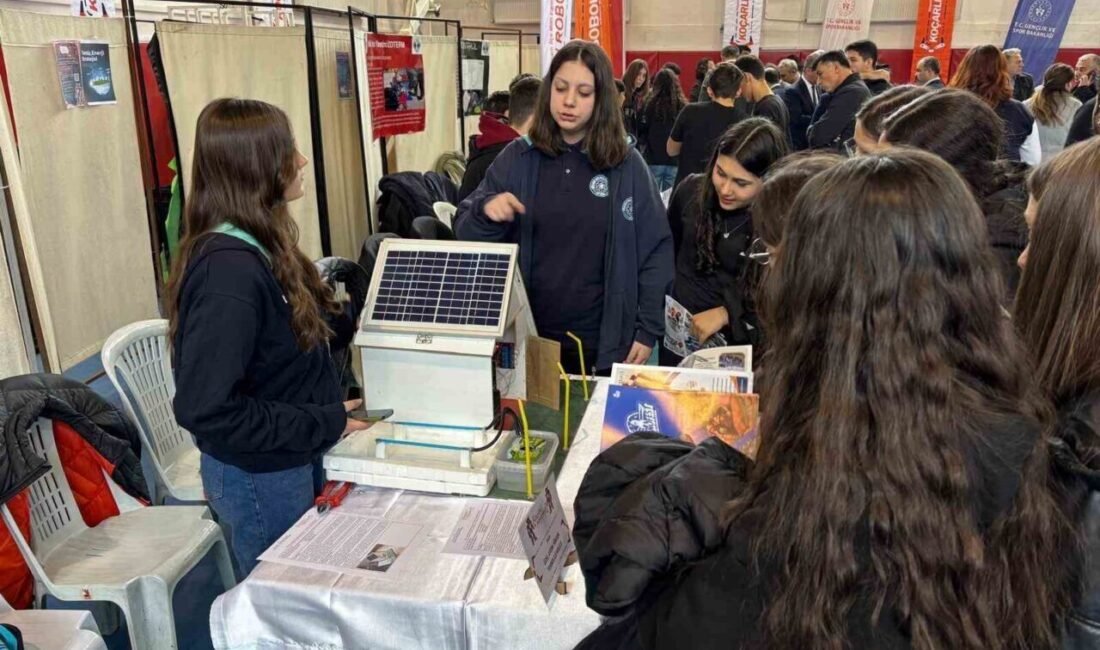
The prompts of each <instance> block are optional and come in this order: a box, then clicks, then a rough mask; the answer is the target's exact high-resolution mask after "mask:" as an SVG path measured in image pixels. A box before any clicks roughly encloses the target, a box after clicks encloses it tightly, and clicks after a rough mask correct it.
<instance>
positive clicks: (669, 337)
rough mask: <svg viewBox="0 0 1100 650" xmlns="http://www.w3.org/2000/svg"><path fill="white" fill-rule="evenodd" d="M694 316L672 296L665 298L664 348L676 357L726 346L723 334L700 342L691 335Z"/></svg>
mask: <svg viewBox="0 0 1100 650" xmlns="http://www.w3.org/2000/svg"><path fill="white" fill-rule="evenodd" d="M694 317H695V316H694V314H692V313H691V312H690V311H688V310H687V309H686V308H685V307H684V306H683V305H681V304H680V303H679V302H677V301H676V299H675V298H673V297H672V296H665V338H664V346H665V348H666V349H667V350H670V351H672V352H673V353H674V354H675V355H676V356H679V357H686V356H688V355H689V354H691V353H692V352H696V351H698V350H705V349H707V348H718V347H724V346H725V345H726V337H725V336H723V335H722V333H721V332H719V333H718V334H715V335H714V336H712V337H710V338H709V339H707V340H706V341H703V342H700V341H699V340H698V339H696V338H695V335H694V334H692V333H691V325H692V319H693V318H694Z"/></svg>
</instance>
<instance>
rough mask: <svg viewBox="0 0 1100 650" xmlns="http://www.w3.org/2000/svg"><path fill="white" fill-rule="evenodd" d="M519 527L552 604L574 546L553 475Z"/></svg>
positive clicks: (529, 557) (548, 601)
mask: <svg viewBox="0 0 1100 650" xmlns="http://www.w3.org/2000/svg"><path fill="white" fill-rule="evenodd" d="M517 530H518V531H519V536H520V542H521V543H522V544H523V550H524V552H525V554H526V557H527V561H528V564H530V566H531V570H532V571H533V572H534V574H535V581H536V582H537V583H538V586H539V591H541V592H542V598H543V600H545V601H546V602H547V604H549V603H550V599H551V598H552V597H553V596H554V593H555V587H556V586H557V584H558V581H560V580H561V578H562V572H563V571H564V570H565V561H566V559H567V558H568V557H569V553H570V552H571V551H572V550H573V536H572V534H571V533H570V531H569V522H568V521H566V519H565V510H564V509H563V508H562V507H561V499H560V498H559V497H558V487H557V481H556V479H555V478H554V477H553V476H551V477H550V480H549V481H547V483H546V487H544V488H543V489H542V490H540V491H539V495H538V497H536V498H535V502H534V503H532V504H531V506H530V508H529V509H528V510H527V514H526V516H524V517H523V522H522V523H521V524H520V526H519V528H518V529H517Z"/></svg>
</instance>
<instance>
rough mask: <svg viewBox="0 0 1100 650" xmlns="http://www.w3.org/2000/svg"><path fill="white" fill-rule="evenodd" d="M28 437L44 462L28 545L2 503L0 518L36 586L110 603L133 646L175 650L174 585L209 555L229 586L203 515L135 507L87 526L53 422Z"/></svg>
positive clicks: (223, 553)
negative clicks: (67, 474) (59, 451)
mask: <svg viewBox="0 0 1100 650" xmlns="http://www.w3.org/2000/svg"><path fill="white" fill-rule="evenodd" d="M29 434H30V438H31V447H32V448H33V449H34V451H35V452H36V453H39V454H43V455H44V456H45V457H46V460H47V461H48V462H49V464H50V470H49V471H48V472H47V473H46V474H45V475H43V476H42V477H40V478H39V479H38V480H36V481H35V482H34V483H32V484H31V486H30V488H29V490H30V511H31V539H30V541H29V543H28V541H27V540H25V539H23V535H22V534H21V533H20V532H19V529H18V527H17V526H16V523H15V520H14V519H13V518H12V514H11V510H9V509H8V506H7V505H4V506H2V507H0V514H2V515H3V518H4V523H5V524H6V525H7V527H8V531H9V532H10V533H11V536H12V538H13V539H14V540H15V542H16V545H17V546H18V547H19V552H20V553H21V554H22V555H23V559H24V560H25V561H26V563H27V566H29V567H30V569H31V573H32V574H33V575H34V578H35V581H36V582H37V583H38V584H37V585H36V587H38V588H39V590H40V591H41V589H44V590H45V593H48V594H50V595H51V596H53V597H55V598H58V599H60V600H67V601H75V600H79V601H108V602H112V603H115V604H116V605H118V606H119V608H120V609H121V610H122V614H123V616H124V617H125V618H126V624H127V627H128V629H129V633H130V647H131V648H133V649H134V650H162V649H163V650H175V649H176V648H177V647H178V645H177V643H176V632H175V623H174V620H175V619H174V617H173V615H172V592H174V591H175V589H176V583H177V582H178V581H179V579H180V578H182V577H183V576H184V575H186V574H187V572H188V571H190V570H191V569H192V567H194V566H195V565H196V564H197V563H198V562H199V560H201V559H202V558H203V557H204V556H205V555H206V554H207V552H209V551H210V550H211V549H213V550H214V552H215V558H216V560H217V564H218V573H219V574H220V575H221V578H222V582H223V583H224V585H225V588H226V589H227V590H228V589H230V588H232V587H233V585H234V584H235V579H234V576H233V565H232V562H231V560H230V559H229V549H228V547H227V546H226V544H225V539H224V538H223V537H222V532H221V529H220V528H219V527H218V525H217V524H216V523H214V522H213V521H211V520H210V518H209V517H210V512H209V510H207V508H206V507H205V506H150V507H138V508H136V509H130V510H124V511H122V512H121V513H120V514H119V515H118V516H117V517H111V518H109V519H106V520H104V521H102V522H100V524H99V525H98V526H96V527H95V528H88V527H87V526H86V525H85V524H84V520H83V519H82V518H81V515H80V510H79V509H78V508H77V507H76V502H75V501H74V499H73V493H72V490H71V489H70V488H69V482H68V480H67V479H66V478H65V472H64V471H63V470H62V468H61V459H60V458H59V457H58V454H57V446H56V444H55V442H54V437H53V426H52V424H51V423H50V422H49V421H48V420H42V419H40V420H38V421H37V422H36V423H35V424H34V426H32V427H31V430H30V432H29ZM107 480H108V481H110V477H108V479H107ZM127 507H130V504H128V503H126V501H123V502H121V503H120V504H119V508H120V510H121V509H123V508H127Z"/></svg>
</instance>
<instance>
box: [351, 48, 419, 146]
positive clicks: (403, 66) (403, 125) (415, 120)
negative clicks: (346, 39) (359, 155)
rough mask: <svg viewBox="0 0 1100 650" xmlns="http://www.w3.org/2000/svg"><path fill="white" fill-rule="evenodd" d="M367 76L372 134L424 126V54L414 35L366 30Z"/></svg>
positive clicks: (415, 130) (378, 135)
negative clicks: (367, 31) (373, 32)
mask: <svg viewBox="0 0 1100 650" xmlns="http://www.w3.org/2000/svg"><path fill="white" fill-rule="evenodd" d="M366 41H367V47H366V52H367V78H368V80H369V85H370V112H371V121H372V124H373V125H374V137H375V139H378V138H388V137H390V136H394V135H401V134H402V133H418V132H420V131H423V130H424V122H425V118H426V113H425V110H426V109H425V101H426V98H425V96H424V88H425V83H424V58H423V57H422V56H421V55H420V39H419V38H418V37H415V36H390V35H387V34H367V35H366Z"/></svg>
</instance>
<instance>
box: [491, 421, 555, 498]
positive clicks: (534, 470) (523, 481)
mask: <svg viewBox="0 0 1100 650" xmlns="http://www.w3.org/2000/svg"><path fill="white" fill-rule="evenodd" d="M530 435H531V438H542V439H543V440H545V441H546V450H545V451H544V452H542V457H540V458H539V459H538V461H536V462H532V463H531V482H532V483H531V484H532V489H533V490H535V491H536V492H537V491H539V490H541V489H542V488H543V487H544V486H545V485H546V479H548V478H549V477H550V467H551V466H553V464H554V456H555V455H556V454H557V453H558V436H557V434H555V433H545V432H543V431H532V432H531V433H530ZM517 437H519V438H520V439H521V440H522V439H523V436H522V434H520V435H519V436H517V435H516V434H515V433H510V434H508V438H507V439H506V440H505V441H504V444H503V445H501V446H500V451H499V452H497V462H496V464H494V465H493V469H494V470H496V473H497V487H499V488H500V489H502V490H507V491H509V492H523V493H524V494H526V493H527V464H526V463H524V462H518V463H516V462H513V461H512V460H511V459H510V458H509V457H508V450H509V449H511V447H512V441H513V440H514V439H515V438H517Z"/></svg>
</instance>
